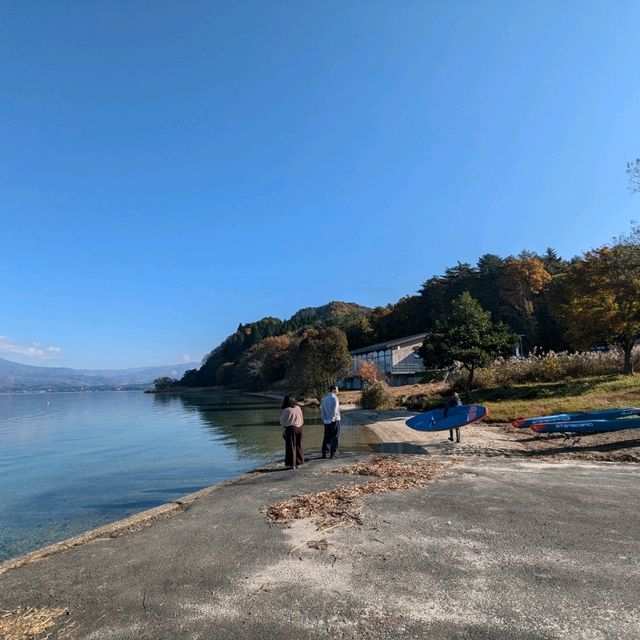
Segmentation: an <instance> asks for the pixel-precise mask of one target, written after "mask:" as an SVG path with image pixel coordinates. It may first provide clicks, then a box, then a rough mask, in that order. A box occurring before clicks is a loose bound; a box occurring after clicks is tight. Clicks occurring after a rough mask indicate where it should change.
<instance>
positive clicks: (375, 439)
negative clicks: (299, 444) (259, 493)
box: [0, 388, 381, 576]
mask: <svg viewBox="0 0 640 640" xmlns="http://www.w3.org/2000/svg"><path fill="white" fill-rule="evenodd" d="M209 389H211V388H209ZM265 393H269V394H271V395H265ZM245 395H255V396H262V397H267V398H269V399H272V400H275V399H276V398H275V397H274V396H275V395H277V394H275V393H274V392H264V393H263V392H255V393H253V392H252V393H248V392H247V393H246V394H245ZM281 398H282V396H281ZM281 398H280V399H281ZM347 411H349V409H347ZM351 424H352V425H353V426H357V427H359V428H360V429H362V432H363V436H364V437H363V441H364V443H365V444H377V443H379V442H381V439H380V436H379V435H378V434H377V433H375V432H374V431H373V430H372V429H370V428H369V427H368V426H367V425H365V424H360V423H359V422H356V423H351ZM279 466H280V465H279V463H272V464H269V463H268V462H266V463H265V464H262V465H258V466H257V467H255V468H254V469H250V470H249V471H245V472H243V473H239V474H237V475H234V476H233V477H231V478H228V479H227V480H222V481H221V482H219V483H216V484H212V485H209V486H207V487H204V488H202V489H199V490H198V491H194V492H193V493H188V494H185V495H183V496H180V497H179V498H176V499H175V500H172V501H171V502H165V503H163V504H161V505H158V506H157V507H152V508H151V509H145V510H144V511H139V512H137V513H134V514H132V515H130V516H127V517H126V518H120V519H118V520H114V521H113V522H110V523H108V524H105V525H102V526H100V527H96V528H94V529H88V530H87V531H83V532H82V533H79V534H77V535H75V536H71V537H69V538H64V539H63V540H60V541H58V542H54V543H51V544H48V545H45V546H43V547H38V548H37V549H34V550H33V551H29V552H27V553H24V554H21V555H18V556H15V557H13V558H9V559H7V560H4V561H3V562H0V576H2V575H3V574H4V573H6V572H8V571H11V570H12V569H17V568H19V567H22V566H25V565H28V564H33V563H36V562H39V561H41V560H44V559H45V558H48V557H50V556H53V555H56V554H59V553H62V552H63V551H67V550H69V549H73V548H74V547H78V546H80V545H83V544H86V543H88V542H91V541H93V540H98V539H101V538H116V537H119V536H122V535H125V534H128V533H133V532H135V531H138V530H140V529H143V528H145V527H149V526H151V525H153V524H154V523H155V522H157V521H159V520H162V519H165V518H169V517H171V516H174V515H176V514H178V513H180V512H181V511H183V510H184V508H185V507H187V506H189V505H191V504H193V503H195V502H196V501H198V500H200V499H201V498H204V497H205V496H208V495H210V494H212V493H215V492H216V491H218V490H220V489H222V488H223V487H226V486H230V485H233V484H235V483H237V482H241V481H243V480H245V479H246V478H249V477H251V476H252V475H255V474H258V473H259V472H260V470H261V469H272V468H275V469H277V468H278V467H279Z"/></svg>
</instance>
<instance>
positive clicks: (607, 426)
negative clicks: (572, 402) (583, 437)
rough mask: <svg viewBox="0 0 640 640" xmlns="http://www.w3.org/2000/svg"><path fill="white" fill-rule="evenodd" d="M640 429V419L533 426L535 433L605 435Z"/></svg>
mask: <svg viewBox="0 0 640 640" xmlns="http://www.w3.org/2000/svg"><path fill="white" fill-rule="evenodd" d="M626 429H640V418H623V419H619V420H580V421H577V420H570V421H567V422H539V423H538V424H532V425H531V431H534V432H535V433H605V432H607V431H624V430H626Z"/></svg>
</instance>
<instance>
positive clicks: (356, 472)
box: [333, 456, 442, 480]
mask: <svg viewBox="0 0 640 640" xmlns="http://www.w3.org/2000/svg"><path fill="white" fill-rule="evenodd" d="M441 468H442V465H441V464H440V465H438V464H433V463H432V462H427V461H425V460H416V461H414V462H400V460H398V458H396V457H395V456H373V457H372V458H369V459H368V460H363V461H362V462H356V463H354V464H350V465H347V466H346V467H341V468H340V469H335V470H334V471H333V473H346V474H348V475H352V476H374V477H376V478H420V479H422V480H431V479H432V478H433V477H435V476H436V475H437V473H438V472H439V471H440V469H441Z"/></svg>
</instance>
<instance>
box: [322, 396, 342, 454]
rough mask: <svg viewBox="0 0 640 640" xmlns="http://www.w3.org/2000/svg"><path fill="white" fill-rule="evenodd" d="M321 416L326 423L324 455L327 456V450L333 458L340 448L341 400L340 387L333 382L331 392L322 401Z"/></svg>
mask: <svg viewBox="0 0 640 640" xmlns="http://www.w3.org/2000/svg"><path fill="white" fill-rule="evenodd" d="M320 417H321V418H322V424H324V438H323V439H322V457H323V458H326V457H327V451H329V453H330V457H331V458H333V457H334V456H335V455H336V451H337V450H338V438H339V437H340V402H339V401H338V387H336V385H335V384H332V385H331V386H330V387H329V393H328V394H327V395H326V396H325V397H324V398H323V399H322V402H321V403H320Z"/></svg>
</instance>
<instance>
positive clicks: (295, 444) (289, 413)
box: [280, 396, 304, 469]
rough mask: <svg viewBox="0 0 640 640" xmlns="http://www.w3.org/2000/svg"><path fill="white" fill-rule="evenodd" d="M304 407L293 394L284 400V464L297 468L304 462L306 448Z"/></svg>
mask: <svg viewBox="0 0 640 640" xmlns="http://www.w3.org/2000/svg"><path fill="white" fill-rule="evenodd" d="M303 424H304V418H303V417H302V409H300V407H299V406H298V403H297V402H296V399H295V398H294V397H293V396H285V397H284V400H283V401H282V415H281V416H280V425H281V426H282V437H283V438H284V445H285V451H284V466H285V467H292V468H293V469H297V468H298V467H299V466H300V465H301V464H304V449H303V448H302V425H303Z"/></svg>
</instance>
